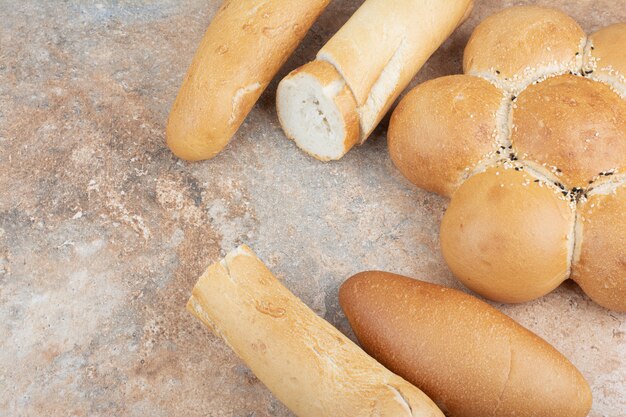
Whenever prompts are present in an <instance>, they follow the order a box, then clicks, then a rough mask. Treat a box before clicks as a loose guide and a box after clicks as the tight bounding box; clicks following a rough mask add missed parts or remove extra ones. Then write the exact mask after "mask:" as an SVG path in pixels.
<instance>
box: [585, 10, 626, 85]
mask: <svg viewBox="0 0 626 417" xmlns="http://www.w3.org/2000/svg"><path fill="white" fill-rule="evenodd" d="M624 45H626V22H624V23H616V24H614V25H611V26H607V27H605V28H603V29H600V30H599V31H597V32H596V33H594V34H592V35H591V36H589V41H588V42H587V46H586V47H585V63H584V68H583V70H584V72H585V74H586V75H587V77H589V78H591V79H594V80H598V81H602V82H604V83H607V84H609V85H610V86H611V87H613V88H614V89H615V90H616V91H618V92H619V94H620V95H621V96H622V97H626V49H624Z"/></svg>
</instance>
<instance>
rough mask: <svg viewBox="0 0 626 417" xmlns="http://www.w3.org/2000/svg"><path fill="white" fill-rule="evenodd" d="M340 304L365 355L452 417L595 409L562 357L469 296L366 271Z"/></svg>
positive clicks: (344, 290) (560, 414) (569, 414)
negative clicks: (376, 360) (425, 394)
mask: <svg viewBox="0 0 626 417" xmlns="http://www.w3.org/2000/svg"><path fill="white" fill-rule="evenodd" d="M339 301H340V304H341V307H342V308H343V310H344V311H345V313H346V316H347V318H348V321H349V322H350V325H351V326H352V329H353V330H354V333H355V334H356V336H357V338H358V340H359V342H360V343H361V345H362V346H363V348H364V349H365V351H366V352H368V353H369V354H371V355H372V356H373V357H375V358H376V359H378V360H379V361H380V362H381V363H382V364H383V365H385V366H386V367H388V368H389V369H391V370H392V371H393V372H396V373H397V374H398V375H401V376H402V377H404V378H406V379H407V380H408V381H410V382H412V383H413V384H415V385H416V386H418V387H420V388H421V389H422V390H424V392H425V393H427V394H428V395H429V396H430V397H431V398H432V399H433V400H434V401H435V402H436V403H437V404H438V405H439V407H440V408H441V409H442V410H443V411H444V412H445V413H446V415H447V416H449V417H583V416H586V415H587V413H588V412H589V410H590V408H591V401H592V399H591V391H590V389H589V386H588V384H587V382H586V381H585V379H584V378H583V376H582V375H581V374H580V372H579V371H578V370H577V369H576V368H575V367H574V366H573V365H572V364H571V363H570V362H569V361H568V360H567V359H566V358H565V357H564V356H563V355H562V354H560V353H559V352H558V351H557V350H556V349H554V348H553V347H552V346H551V345H550V344H548V343H547V342H546V341H544V340H543V339H541V338H540V337H538V336H537V335H535V334H534V333H532V332H530V331H529V330H527V329H525V328H524V327H522V326H520V325H519V324H517V323H516V322H515V321H513V320H512V319H510V318H509V317H507V316H505V315H504V314H502V313H500V312H499V311H498V310H496V309H495V308H493V307H491V306H489V305H488V304H487V303H485V302H482V301H480V300H478V299H477V298H474V297H472V296H470V295H467V294H464V293H462V292H460V291H456V290H453V289H450V288H445V287H441V286H438V285H434V284H429V283H426V282H421V281H417V280H413V279H411V278H407V277H403V276H400V275H395V274H390V273H386V272H363V273H360V274H357V275H355V276H353V277H352V278H350V279H348V280H347V281H346V282H345V283H344V284H343V285H342V286H341V288H340V290H339Z"/></svg>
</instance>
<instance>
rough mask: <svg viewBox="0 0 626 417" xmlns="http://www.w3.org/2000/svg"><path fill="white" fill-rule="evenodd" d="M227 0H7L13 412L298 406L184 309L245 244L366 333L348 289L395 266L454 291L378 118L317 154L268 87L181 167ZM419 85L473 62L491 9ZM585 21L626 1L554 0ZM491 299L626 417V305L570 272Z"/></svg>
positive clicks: (619, 11)
mask: <svg viewBox="0 0 626 417" xmlns="http://www.w3.org/2000/svg"><path fill="white" fill-rule="evenodd" d="M219 3H220V2H219V1H218V0H204V1H200V0H183V1H174V0H162V1H160V2H151V1H147V0H135V1H129V0H109V1H104V0H103V1H99V2H97V1H58V0H57V1H47V2H42V1H33V0H24V1H7V0H0V16H1V22H2V24H1V25H0V415H1V416H145V415H150V416H175V415H186V416H211V417H218V416H220V417H221V416H241V417H243V416H256V417H261V416H290V415H291V414H290V413H289V412H288V411H287V410H286V409H285V408H284V407H283V406H282V405H281V404H280V403H279V402H278V401H277V400H276V399H274V398H273V396H272V395H271V394H270V393H269V391H268V390H267V389H266V388H265V387H264V386H263V385H262V384H261V383H260V382H259V381H258V380H257V379H256V378H255V377H254V375H253V374H252V373H251V372H250V371H249V370H248V369H247V368H246V366H245V365H244V364H243V363H242V362H240V361H239V360H238V359H237V358H236V357H235V356H234V355H233V353H232V352H231V351H230V350H229V349H228V348H227V347H226V346H225V345H224V344H223V343H222V342H221V341H220V340H219V339H217V338H216V337H214V336H213V335H211V334H210V333H209V332H208V331H207V330H206V329H204V328H203V327H202V326H201V325H200V323H199V322H197V321H196V320H195V319H193V318H192V317H191V316H190V315H189V314H188V313H187V312H186V311H185V310H184V304H185V301H186V300H187V298H188V296H189V293H190V289H191V287H192V286H193V284H194V282H195V281H196V278H197V276H198V275H199V274H200V273H201V271H202V270H203V269H204V268H205V267H206V266H207V265H208V263H210V262H212V261H215V260H216V259H218V257H220V256H222V255H224V254H225V252H227V251H229V250H230V249H232V248H233V247H234V246H236V245H237V244H239V243H241V242H246V243H248V244H249V245H250V246H251V247H252V248H254V250H255V251H256V252H257V253H258V255H259V256H260V257H262V258H263V259H264V260H265V261H266V262H267V264H268V266H269V267H270V268H271V269H272V270H273V271H274V272H275V273H276V275H277V276H278V277H279V278H281V279H282V280H284V282H285V284H286V285H287V286H288V287H289V288H290V289H291V290H292V291H293V292H294V293H295V294H297V295H298V296H300V297H301V298H302V299H303V300H304V301H305V302H306V303H307V304H308V305H309V306H311V307H312V308H313V309H314V310H315V311H316V312H317V313H319V314H320V315H322V316H324V317H325V318H327V319H328V320H329V321H330V322H332V323H333V324H335V325H336V326H337V327H338V328H339V329H340V330H342V331H344V332H345V333H347V334H349V335H350V336H352V334H351V333H350V330H349V328H348V325H347V322H346V320H345V318H344V316H343V314H342V312H341V309H340V308H339V306H338V302H337V289H338V286H339V285H340V283H341V282H342V281H343V280H344V279H345V278H347V277H348V276H349V275H351V274H353V273H355V272H358V271H361V270H364V269H374V268H377V269H384V270H389V271H393V272H398V273H404V274H408V275H412V276H415V277H419V278H422V279H425V280H428V281H432V282H438V283H441V284H444V285H448V286H452V287H456V288H461V285H460V284H459V283H458V282H457V281H456V280H455V279H454V277H453V276H452V275H451V274H450V272H449V271H448V269H447V267H446V265H445V263H444V262H443V260H442V257H441V254H440V251H439V247H438V245H439V242H438V228H439V222H440V220H441V217H442V214H443V211H444V209H445V207H446V204H447V201H446V200H445V199H443V198H440V197H438V196H436V195H434V194H429V193H427V192H424V191H421V190H419V189H417V188H415V187H414V186H412V185H411V184H410V183H409V182H408V181H407V180H405V179H404V178H403V177H402V176H401V175H400V174H399V172H398V171H397V170H396V169H394V167H393V166H392V164H391V162H390V160H389V156H388V153H387V149H386V143H385V128H384V123H383V126H382V127H381V128H379V129H378V130H377V131H376V133H375V134H374V135H373V137H372V138H371V139H370V140H369V141H368V142H367V143H366V144H365V145H364V146H362V147H360V148H358V149H355V150H353V151H352V152H350V153H349V154H348V155H347V156H346V157H345V158H344V159H343V160H341V161H339V162H336V163H320V162H318V161H316V160H313V159H311V158H309V157H307V156H306V155H304V154H302V153H301V152H299V151H298V149H297V148H296V147H295V146H294V145H293V144H292V143H291V142H289V141H287V140H286V139H285V138H284V136H283V134H282V132H281V130H280V126H279V125H278V123H277V119H276V114H275V109H274V98H275V96H274V95H275V90H276V81H275V82H274V83H273V84H272V85H271V86H270V87H269V89H268V90H267V92H266V93H265V94H264V95H263V96H262V98H261V100H260V101H259V103H258V105H257V106H256V107H255V109H254V110H253V112H252V113H251V114H250V115H249V117H248V118H247V120H246V122H245V123H244V125H243V126H242V128H241V129H240V131H239V132H238V133H237V135H236V137H235V138H234V140H233V141H232V143H231V144H230V145H229V146H228V147H227V148H226V150H225V151H224V152H223V153H222V154H220V155H219V156H218V157H217V158H215V159H214V160H212V161H209V162H202V163H186V162H182V161H180V160H177V159H176V158H175V157H173V156H172V154H171V153H170V152H169V151H168V149H167V148H166V147H165V146H164V126H165V120H166V118H167V115H168V111H169V108H170V105H171V104H172V101H173V99H174V97H175V95H176V92H177V90H178V87H179V85H180V83H181V80H182V77H183V75H184V73H185V70H186V68H187V66H188V65H189V63H190V60H191V57H192V56H193V53H194V50H195V48H196V46H197V45H198V42H199V40H200V39H201V37H202V35H203V32H204V29H205V28H206V26H207V24H208V22H209V21H210V20H211V17H212V16H213V14H214V13H215V11H216V9H217V7H218V4H219ZM477 3H478V5H477V8H476V10H475V12H474V14H473V15H472V17H471V19H470V20H469V21H468V22H467V23H466V24H465V25H464V26H463V27H462V28H460V29H459V30H458V31H457V32H456V33H455V34H454V35H453V36H452V38H451V39H449V40H448V41H447V42H446V43H445V44H444V45H443V47H442V48H441V49H440V50H439V51H438V52H437V53H436V54H435V55H434V56H433V57H432V58H431V60H430V61H429V62H428V64H427V65H426V66H425V68H424V69H423V70H422V72H421V73H420V75H419V76H418V77H417V79H416V80H415V81H414V84H415V83H416V82H419V81H423V80H426V79H429V78H433V77H437V76H441V75H445V74H451V73H457V72H460V67H461V65H460V58H461V53H462V49H463V46H464V45H465V43H466V41H467V38H468V36H469V34H470V33H471V31H472V29H473V28H474V27H475V26H476V24H477V23H478V22H479V21H480V20H481V19H482V18H484V17H486V16H488V15H489V14H491V13H493V12H495V11H497V10H499V9H501V8H502V7H505V6H508V5H513V4H519V3H524V2H519V1H515V2H514V1H497V0H484V1H480V0H478V1H477ZM538 3H540V4H546V5H554V6H556V7H559V8H561V9H563V10H565V11H567V12H568V13H569V14H571V15H572V16H573V17H574V18H576V19H577V20H578V21H579V22H580V23H581V24H582V26H583V27H584V29H585V30H586V31H593V30H596V29H598V28H600V27H602V26H604V25H607V24H610V23H613V22H618V21H626V3H624V2H623V1H621V0H619V1H615V0H599V1H591V0H584V1H583V0H580V1H579V0H575V1H573V0H561V1H540V2H538ZM359 4H360V1H354V0H336V1H334V2H333V3H332V5H331V6H330V7H329V9H328V10H327V11H326V12H325V13H324V15H323V16H322V17H321V18H320V20H319V21H318V22H317V24H316V25H315V26H314V27H313V29H312V30H311V32H310V33H309V35H308V36H307V38H306V40H305V41H304V43H303V44H302V45H301V47H300V48H299V49H298V51H297V53H296V54H295V55H294V56H293V57H292V59H291V60H290V61H289V62H288V64H287V65H286V66H285V67H284V68H283V70H282V71H281V73H280V74H279V78H280V77H281V76H282V75H285V74H286V73H287V72H288V71H289V70H290V69H293V68H295V67H296V66H297V65H300V64H302V63H304V62H305V61H307V60H309V59H311V58H312V57H313V56H314V55H315V52H316V51H317V49H318V48H319V47H320V46H321V45H322V44H323V43H324V42H325V41H326V40H327V39H328V38H329V37H330V36H331V35H332V33H333V32H334V31H336V30H337V29H338V28H339V27H340V26H341V24H342V23H343V22H345V21H346V20H347V19H348V17H349V16H350V14H351V13H352V12H353V11H354V10H355V9H356V8H357V7H358V5H359ZM494 305H495V306H496V307H497V308H499V309H500V310H502V311H503V312H505V313H506V314H509V315H510V316H512V317H513V318H515V319H516V320H518V321H519V322H520V323H522V324H523V325H525V326H527V327H528V328H530V329H532V330H533V331H535V332H536V333H538V334H539V335H541V336H542V337H544V338H545V339H546V340H548V341H549V342H550V343H552V344H553V345H554V346H556V347H557V348H558V349H559V350H560V351H561V352H563V353H564V354H565V355H566V356H567V357H568V358H569V359H570V360H571V361H572V362H573V363H574V364H575V365H576V366H577V367H578V368H579V369H580V370H581V371H582V373H583V374H584V375H585V376H586V378H587V379H588V381H589V383H590V385H591V386H592V388H593V394H594V405H593V412H592V413H591V416H593V417H619V416H624V413H625V411H626V386H625V384H626V382H625V381H626V343H625V334H626V324H625V323H626V316H625V315H624V314H616V313H612V312H609V311H607V310H604V309H602V308H600V307H598V306H596V305H594V304H593V303H592V302H591V301H590V300H589V298H587V297H586V296H585V295H584V294H583V293H582V291H581V290H580V288H578V287H577V286H576V285H575V284H573V283H572V282H566V283H565V284H563V285H562V286H561V287H560V288H558V289H557V290H556V291H554V292H553V293H551V294H549V295H548V296H546V297H544V298H542V299H539V300H536V301H534V302H530V303H527V304H523V305H516V306H511V305H500V304H494Z"/></svg>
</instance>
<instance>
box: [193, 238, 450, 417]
mask: <svg viewBox="0 0 626 417" xmlns="http://www.w3.org/2000/svg"><path fill="white" fill-rule="evenodd" d="M187 308H188V310H189V311H190V312H191V313H192V314H194V315H195V316H196V317H197V318H198V319H199V320H201V321H202V322H203V323H204V324H206V325H207V326H208V327H209V328H210V329H211V330H212V331H213V333H215V335H217V336H219V337H220V338H222V339H223V340H224V341H225V342H226V343H227V344H228V345H229V346H230V347H231V348H232V349H233V351H234V352H235V353H236V354H237V355H238V356H239V357H240V358H241V359H242V360H243V361H244V362H245V363H246V364H247V365H248V366H249V367H250V369H251V370H252V371H253V372H254V373H255V375H256V376H257V377H258V378H259V380H261V381H262V382H263V383H264V384H265V385H266V386H267V387H268V388H269V389H270V390H271V391H272V392H273V393H274V394H275V395H276V397H277V398H278V399H279V400H280V401H282V402H283V403H284V404H285V405H286V406H287V407H288V408H289V409H290V410H292V411H293V412H294V413H295V414H296V415H298V416H300V417H328V416H380V417H444V416H443V414H442V413H441V411H439V409H438V408H437V406H436V405H435V404H434V403H433V402H432V401H431V400H430V399H429V398H428V397H427V396H426V395H425V394H424V393H423V392H421V391H420V390H419V389H417V388H416V387H414V386H413V385H411V384H409V383H408V382H407V381H405V380H404V379H402V378H400V377H399V376H397V375H395V374H393V373H391V372H390V371H388V370H387V369H385V368H384V367H383V366H382V365H380V364H379V363H378V362H376V360H374V359H373V358H371V357H370V356H368V355H367V354H366V353H365V352H363V350H361V349H360V348H359V347H358V346H357V345H356V344H354V343H353V342H352V341H351V340H350V339H348V338H347V337H346V336H344V335H343V334H342V333H341V332H340V331H339V330H337V329H336V328H334V327H333V326H332V325H331V324H330V323H328V322H327V321H326V320H324V319H322V318H321V317H319V316H317V315H316V314H315V313H314V312H313V311H312V310H311V309H310V308H308V307H307V306H306V305H305V304H304V303H303V302H302V301H300V300H299V299H298V298H297V297H296V296H294V295H293V294H292V293H291V292H290V291H289V290H288V289H287V288H285V287H284V286H283V285H282V284H281V283H280V282H279V281H278V280H277V279H276V277H274V275H273V274H272V273H271V272H270V270H269V269H267V267H266V266H265V265H264V264H263V262H262V261H261V260H260V259H258V258H257V257H256V255H255V254H254V252H252V251H251V250H250V249H249V248H248V247H247V246H241V247H239V248H237V249H235V250H234V251H232V252H231V253H229V254H228V255H226V258H225V259H224V260H222V261H221V262H218V263H215V264H213V265H211V266H210V267H209V268H208V269H207V270H206V272H205V273H204V274H203V275H202V276H201V277H200V279H199V280H198V282H197V283H196V285H195V286H194V289H193V292H192V296H191V298H190V300H189V303H188V304H187Z"/></svg>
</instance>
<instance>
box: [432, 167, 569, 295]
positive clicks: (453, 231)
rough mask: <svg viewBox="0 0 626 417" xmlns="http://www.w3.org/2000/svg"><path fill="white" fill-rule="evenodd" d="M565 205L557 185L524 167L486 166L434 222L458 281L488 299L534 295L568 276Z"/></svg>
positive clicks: (567, 203) (458, 193)
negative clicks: (438, 225)
mask: <svg viewBox="0 0 626 417" xmlns="http://www.w3.org/2000/svg"><path fill="white" fill-rule="evenodd" d="M518 169H519V167H518ZM570 204H571V202H570V200H569V199H568V198H567V197H565V196H563V195H562V194H561V190H560V189H559V188H557V187H555V186H554V185H553V184H550V183H548V182H544V181H541V180H538V179H537V178H536V177H534V176H533V175H532V174H531V173H529V172H526V170H524V169H521V170H520V171H517V170H515V169H514V168H512V167H511V168H508V169H507V168H506V167H500V166H496V167H491V168H488V169H487V170H486V171H484V172H481V173H479V174H476V175H474V176H472V177H471V178H470V179H468V180H467V181H465V182H464V183H463V185H461V187H460V188H459V189H458V190H457V192H456V193H455V194H454V196H453V197H452V200H451V201H450V205H449V206H448V210H447V211H446V213H445V215H444V217H443V220H442V222H441V251H442V254H443V257H444V259H445V260H446V262H447V263H448V266H449V267H450V269H451V270H452V272H453V273H454V275H455V276H456V277H457V278H458V279H459V280H460V281H461V282H463V284H465V285H466V286H467V287H469V288H471V289H472V290H474V291H476V292H477V293H479V294H482V295H484V296H485V297H487V298H489V299H491V300H496V301H500V302H505V303H520V302H525V301H529V300H532V299H535V298H537V297H541V296H543V295H545V294H547V293H549V292H550V291H552V290H553V289H555V288H556V287H558V286H559V284H561V283H562V282H563V281H565V280H566V279H567V278H568V277H569V272H570V261H571V258H572V252H573V249H574V218H575V217H574V216H575V214H574V208H573V207H572V206H571V205H570Z"/></svg>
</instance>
